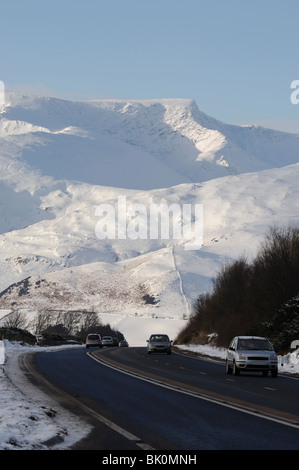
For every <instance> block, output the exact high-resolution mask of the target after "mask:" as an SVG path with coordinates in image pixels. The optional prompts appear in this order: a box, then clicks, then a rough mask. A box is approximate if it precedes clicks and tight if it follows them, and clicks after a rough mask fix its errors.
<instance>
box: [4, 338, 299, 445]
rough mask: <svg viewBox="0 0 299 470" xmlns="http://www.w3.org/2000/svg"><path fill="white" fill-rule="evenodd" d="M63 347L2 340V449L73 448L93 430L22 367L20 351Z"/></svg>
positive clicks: (218, 354)
mask: <svg viewBox="0 0 299 470" xmlns="http://www.w3.org/2000/svg"><path fill="white" fill-rule="evenodd" d="M62 347H64V348H65V346H56V347H47V348H41V347H39V346H20V345H19V344H18V343H16V342H8V341H7V340H4V341H0V396H1V411H0V450H47V449H69V448H70V447H71V446H72V445H74V444H75V443H76V442H78V441H79V440H80V439H82V438H84V437H85V436H86V435H87V434H88V432H89V431H91V428H90V427H89V426H88V425H87V424H84V423H83V422H82V421H81V420H79V419H78V418H77V417H76V416H74V415H71V414H70V413H68V412H67V411H65V410H64V409H62V408H61V407H59V406H58V405H57V403H53V402H52V401H51V399H50V398H49V397H48V396H46V395H44V394H43V393H42V392H40V390H38V389H37V388H35V387H33V386H32V385H31V384H30V383H29V382H28V381H26V377H25V376H24V374H22V373H21V372H20V371H19V368H18V365H17V362H18V356H19V354H23V353H25V352H30V351H34V350H39V351H40V350H41V349H42V350H47V351H49V352H51V351H54V350H55V349H57V348H62ZM68 347H70V348H72V347H74V346H68ZM76 347H78V346H76ZM83 347H84V346H83ZM180 348H181V349H182V350H185V351H191V352H197V353H199V354H201V355H206V356H210V357H213V358H216V359H217V358H218V359H224V357H225V350H222V349H218V348H215V347H211V346H195V345H193V346H181V347H180ZM298 362H299V361H298ZM279 372H280V373H281V372H287V373H291V374H298V373H299V364H294V363H293V362H292V360H291V357H290V355H288V356H285V357H284V358H281V357H280V361H279ZM223 373H225V372H224V368H223Z"/></svg>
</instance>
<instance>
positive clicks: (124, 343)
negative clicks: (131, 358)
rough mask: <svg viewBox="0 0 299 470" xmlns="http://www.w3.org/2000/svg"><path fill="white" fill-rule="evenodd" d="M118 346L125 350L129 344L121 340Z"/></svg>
mask: <svg viewBox="0 0 299 470" xmlns="http://www.w3.org/2000/svg"><path fill="white" fill-rule="evenodd" d="M118 346H119V347H120V348H127V347H128V346H129V343H128V341H126V340H125V339H122V340H121V341H120V342H119V344H118Z"/></svg>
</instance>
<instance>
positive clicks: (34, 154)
mask: <svg viewBox="0 0 299 470" xmlns="http://www.w3.org/2000/svg"><path fill="white" fill-rule="evenodd" d="M298 155H299V139H298V137H297V136H296V135H294V134H285V133H282V132H278V131H272V130H268V129H263V128H256V127H250V126H248V127H238V126H231V125H228V124H224V123H221V122H219V121H216V120H214V119H212V118H210V117H208V116H206V115H205V114H203V113H202V112H200V111H199V110H198V108H197V106H196V104H195V103H194V102H193V101H189V100H156V101H138V102H136V101H130V102H125V101H116V100H110V101H94V102H70V101H63V100H58V99H51V98H38V97H32V96H17V95H14V94H10V95H8V96H7V97H6V106H5V107H3V108H2V113H1V118H0V168H1V172H0V175H1V177H0V195H1V199H0V204H1V205H0V213H1V218H0V231H1V235H0V253H1V256H0V267H1V271H0V272H1V274H0V292H1V291H2V294H1V297H0V308H2V309H10V308H12V306H13V308H18V309H21V308H25V309H33V310H35V309H37V310H38V309H42V310H47V309H50V308H53V309H65V310H73V309H82V310H89V309H93V310H96V311H97V312H99V313H101V315H102V317H103V320H104V321H105V322H106V321H107V322H108V321H109V322H110V323H111V324H113V326H115V327H117V328H119V329H121V330H122V331H124V333H125V335H126V336H127V337H128V339H129V341H130V342H131V343H132V342H134V337H131V338H130V337H129V334H130V331H132V324H133V323H132V322H135V323H134V325H137V323H138V324H139V325H140V331H142V332H143V334H144V335H145V332H146V333H147V331H150V330H151V329H152V328H154V327H156V328H162V327H163V328H166V327H167V328H169V329H170V330H171V331H172V333H173V335H175V333H176V331H178V328H180V327H181V326H182V324H183V322H184V321H185V320H184V318H186V317H188V315H189V314H190V311H191V308H192V302H193V300H194V299H195V298H196V297H197V296H198V294H199V293H200V292H204V291H206V290H207V289H209V287H210V285H211V277H213V276H214V275H215V273H216V271H217V270H218V269H219V267H220V265H221V264H222V263H223V262H224V261H225V260H226V259H233V258H235V257H238V256H239V255H240V254H245V255H248V256H249V257H250V256H251V255H253V254H254V253H255V251H256V249H257V247H258V244H259V242H260V240H261V239H262V238H263V235H264V233H265V231H266V230H267V229H268V227H269V225H270V224H282V225H286V224H289V223H297V222H298V218H299V207H298V206H299V202H298V201H299V197H298V196H299V194H298V188H297V181H298V176H299V163H297V162H298V161H299V159H298ZM119 196H122V197H125V198H126V201H127V204H128V205H136V204H142V205H143V206H144V207H146V208H149V207H150V205H151V204H161V203H164V204H167V205H168V206H169V205H170V204H174V203H176V204H180V205H183V204H190V205H194V204H203V210H204V232H203V235H204V239H203V247H202V248H201V249H200V250H191V251H188V250H185V249H184V248H185V246H184V244H185V243H186V241H187V240H186V239H184V238H182V239H181V240H171V239H170V240H165V239H161V237H159V238H158V239H150V238H147V239H137V240H132V239H128V238H126V239H121V240H120V239H117V238H115V239H107V240H99V239H98V238H97V236H96V234H95V228H96V224H97V222H98V217H97V215H96V208H97V207H98V206H99V205H101V204H103V203H107V204H110V205H112V206H113V207H116V206H117V201H118V197H119ZM129 220H132V216H131V219H130V217H129ZM27 278H29V279H27ZM24 279H26V281H24ZM15 283H18V284H17V285H15V286H13V284H15ZM10 286H11V287H10ZM148 298H151V299H152V302H150V303H149V302H148V300H147V299H148ZM153 322H154V323H153ZM155 322H161V323H159V324H158V326H156V325H157V323H155ZM170 325H171V326H170ZM138 334H139V333H138ZM143 339H144V338H142V341H143Z"/></svg>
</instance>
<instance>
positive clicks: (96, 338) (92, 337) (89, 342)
mask: <svg viewBox="0 0 299 470" xmlns="http://www.w3.org/2000/svg"><path fill="white" fill-rule="evenodd" d="M85 346H86V347H87V348H90V347H92V346H96V347H98V348H101V347H102V338H101V336H100V335H99V334H98V333H91V334H89V335H88V336H87V338H86V342H85Z"/></svg>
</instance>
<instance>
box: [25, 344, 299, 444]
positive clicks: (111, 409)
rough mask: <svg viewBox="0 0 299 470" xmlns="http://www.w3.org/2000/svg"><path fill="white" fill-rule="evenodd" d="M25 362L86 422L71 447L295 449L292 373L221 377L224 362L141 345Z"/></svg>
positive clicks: (297, 424)
mask: <svg viewBox="0 0 299 470" xmlns="http://www.w3.org/2000/svg"><path fill="white" fill-rule="evenodd" d="M31 361H33V362H32V364H33V365H34V368H36V369H37V370H38V371H39V373H40V374H42V377H43V378H44V379H46V380H47V381H48V382H50V383H51V384H53V385H54V386H55V387H56V391H57V390H59V391H60V390H63V394H62V395H60V394H59V395H57V396H59V397H60V399H61V400H63V404H64V406H66V407H68V408H69V409H71V410H72V411H73V412H76V413H78V414H81V415H82V417H84V419H88V420H89V421H90V422H91V423H92V424H93V426H94V431H93V432H92V434H91V435H90V436H89V437H88V438H87V439H85V440H82V441H80V442H79V443H78V444H77V445H76V447H75V448H76V449H80V450H83V449H101V450H113V449H118V450H122V449H124V450H130V449H131V450H132V449H133V450H134V449H136V450H137V449H138V450H140V449H145V450H147V449H153V450H178V451H181V450H210V449H213V450H216V449H218V450H234V449H239V450H240V449H242V450H258V449H263V450H279V449H282V450H297V449H299V400H298V392H299V380H296V379H291V378H285V377H282V376H278V377H277V378H272V377H271V376H269V377H266V378H265V377H262V376H261V375H259V374H247V375H245V374H243V375H242V374H241V375H240V376H239V377H234V376H227V375H226V374H225V367H224V365H223V364H220V363H216V362H211V361H205V360H199V359H198V358H192V357H186V356H185V355H182V354H174V353H173V354H172V355H171V356H167V355H162V354H152V355H150V356H149V355H147V353H146V350H145V348H111V349H108V348H107V349H101V350H90V351H87V350H85V349H83V348H81V349H74V350H65V351H60V352H55V353H43V352H41V353H38V354H36V355H34V356H33V357H32V358H31ZM98 361H100V362H98ZM102 361H104V362H105V364H104V363H103V362H102ZM120 369H125V370H126V373H122V372H120ZM49 390H50V389H49V388H48V392H49Z"/></svg>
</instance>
